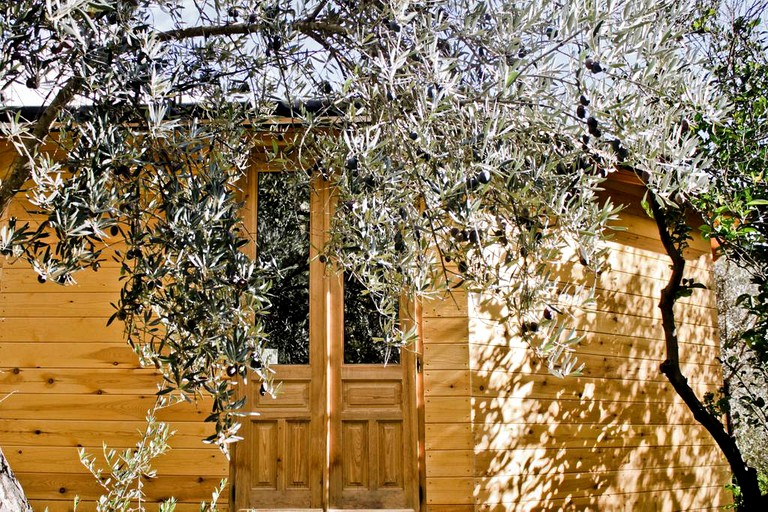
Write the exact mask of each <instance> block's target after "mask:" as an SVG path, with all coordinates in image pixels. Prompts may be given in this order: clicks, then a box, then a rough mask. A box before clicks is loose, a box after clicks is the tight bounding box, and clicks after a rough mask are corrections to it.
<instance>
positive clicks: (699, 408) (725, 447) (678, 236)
mask: <svg viewBox="0 0 768 512" xmlns="http://www.w3.org/2000/svg"><path fill="white" fill-rule="evenodd" d="M649 195H650V198H649V199H650V206H651V210H652V212H653V218H654V220H655V221H656V225H657V227H658V230H659V236H660V237H661V243H662V244H663V245H664V249H665V251H666V252H667V255H668V256H669V258H670V259H671V260H672V265H671V269H672V273H671V274H670V276H669V281H668V282H667V286H666V287H665V288H664V290H662V292H661V299H660V300H659V309H660V310H661V317H662V327H663V329H664V341H665V347H666V359H665V360H664V362H663V363H661V366H660V368H659V369H660V370H661V373H663V374H664V375H665V376H666V377H667V380H669V383H670V384H671V385H672V387H673V388H674V390H675V392H676V393H677V394H678V396H679V397H680V398H682V399H683V402H685V405H686V406H687V407H688V409H689V410H690V411H691V413H692V415H693V417H694V418H695V419H696V421H698V422H699V423H700V424H701V425H702V426H703V427H704V428H705V429H707V432H708V433H709V435H710V436H711V437H712V439H713V440H714V441H715V443H717V446H718V448H720V451H721V452H722V454H723V455H724V456H725V458H726V459H727V461H728V464H729V465H730V467H731V471H732V472H733V477H734V479H735V480H736V483H737V484H738V485H739V487H740V488H741V497H742V504H741V506H740V507H739V510H740V511H744V512H746V511H753V510H755V511H757V510H766V508H765V507H768V495H765V496H764V495H762V494H761V492H760V486H759V485H758V480H757V471H756V470H755V468H753V467H750V466H749V465H748V464H747V463H746V462H745V461H744V457H743V454H742V453H741V450H740V449H739V446H738V445H737V444H736V439H735V438H734V436H732V435H731V434H730V433H728V431H727V430H726V428H725V426H724V425H723V423H722V422H721V421H720V419H719V418H718V417H717V416H716V415H715V414H714V413H713V412H711V411H710V410H708V409H707V407H706V406H705V405H704V403H703V402H702V401H701V399H700V398H699V397H698V396H697V395H696V392H695V391H694V390H693V389H692V388H691V386H690V385H689V384H688V379H687V378H686V377H685V375H683V372H682V370H681V368H680V353H679V348H680V345H679V340H678V338H677V319H676V317H675V312H674V306H675V303H676V302H677V299H678V298H679V297H680V292H681V291H682V290H683V288H684V285H683V283H682V280H683V272H684V270H685V258H684V257H683V249H684V248H685V246H686V244H687V238H688V229H687V228H686V227H685V221H684V219H682V218H680V217H682V216H683V215H684V214H682V213H680V212H667V211H666V210H665V208H664V207H663V206H662V205H661V203H660V202H659V200H658V199H657V198H656V196H655V195H654V194H653V193H651V194H649ZM676 216H678V217H677V218H676Z"/></svg>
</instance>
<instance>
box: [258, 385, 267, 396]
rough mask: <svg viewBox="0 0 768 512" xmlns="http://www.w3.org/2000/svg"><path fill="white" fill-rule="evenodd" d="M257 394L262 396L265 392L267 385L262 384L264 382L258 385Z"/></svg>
mask: <svg viewBox="0 0 768 512" xmlns="http://www.w3.org/2000/svg"><path fill="white" fill-rule="evenodd" d="M259 394H260V395H261V396H264V395H266V394H267V386H265V385H264V383H263V382H262V383H261V386H259Z"/></svg>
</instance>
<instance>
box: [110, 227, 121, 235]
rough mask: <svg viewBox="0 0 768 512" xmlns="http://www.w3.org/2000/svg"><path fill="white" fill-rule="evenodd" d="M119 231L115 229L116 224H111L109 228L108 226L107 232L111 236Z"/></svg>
mask: <svg viewBox="0 0 768 512" xmlns="http://www.w3.org/2000/svg"><path fill="white" fill-rule="evenodd" d="M119 232H120V231H119V230H118V229H117V226H112V227H111V228H109V234H110V235H112V236H117V234H118V233H119Z"/></svg>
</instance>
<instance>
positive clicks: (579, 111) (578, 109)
mask: <svg viewBox="0 0 768 512" xmlns="http://www.w3.org/2000/svg"><path fill="white" fill-rule="evenodd" d="M586 115H587V109H585V108H584V105H579V106H578V107H576V116H577V117H578V118H579V119H584V116H586Z"/></svg>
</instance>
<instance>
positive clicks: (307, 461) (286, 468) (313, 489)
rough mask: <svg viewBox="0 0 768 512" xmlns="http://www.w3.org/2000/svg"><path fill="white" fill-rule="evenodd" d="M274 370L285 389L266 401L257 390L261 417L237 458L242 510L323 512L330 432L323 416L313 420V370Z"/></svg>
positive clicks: (287, 367)
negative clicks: (306, 511) (318, 510)
mask: <svg viewBox="0 0 768 512" xmlns="http://www.w3.org/2000/svg"><path fill="white" fill-rule="evenodd" d="M274 369H275V371H276V380H277V381H278V382H281V383H282V384H281V386H280V390H279V391H278V393H277V397H276V398H272V397H271V396H269V395H266V396H261V394H260V393H259V388H258V387H256V386H252V391H251V403H252V404H253V409H254V410H255V411H258V413H259V415H258V416H255V417H252V418H250V419H249V420H248V421H247V423H248V425H247V426H246V431H245V432H244V434H245V435H244V441H243V442H242V443H240V445H241V446H239V447H238V450H237V453H236V463H237V467H236V470H237V474H236V495H238V496H237V497H236V501H237V502H238V504H237V506H238V507H242V508H251V507H252V508H255V507H258V508H311V507H319V506H320V505H319V503H320V502H321V496H322V478H323V475H322V467H323V465H324V463H325V455H324V448H323V447H324V444H325V443H324V442H323V441H322V439H323V438H324V435H325V434H324V430H325V429H324V425H323V418H322V416H319V417H317V416H316V415H315V414H313V410H312V407H311V403H312V395H313V385H312V384H313V379H312V378H311V376H312V368H311V366H308V365H306V366H304V365H276V366H274ZM317 439H320V441H319V442H316V440H317ZM246 475H247V476H246ZM243 486H245V489H241V488H242V487H243Z"/></svg>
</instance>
